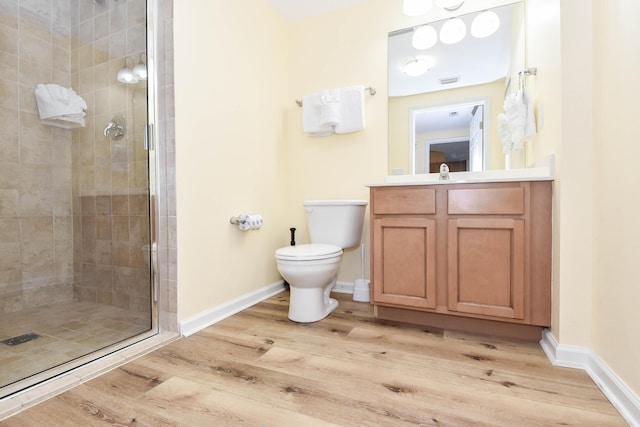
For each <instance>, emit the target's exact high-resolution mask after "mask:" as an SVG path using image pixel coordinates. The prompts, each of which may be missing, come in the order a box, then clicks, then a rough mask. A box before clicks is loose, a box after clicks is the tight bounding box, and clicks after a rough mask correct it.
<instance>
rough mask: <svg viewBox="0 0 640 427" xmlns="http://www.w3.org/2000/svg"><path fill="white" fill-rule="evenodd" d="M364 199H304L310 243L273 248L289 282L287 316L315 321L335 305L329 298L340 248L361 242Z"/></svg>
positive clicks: (339, 257)
mask: <svg viewBox="0 0 640 427" xmlns="http://www.w3.org/2000/svg"><path fill="white" fill-rule="evenodd" d="M366 207H367V201H366V200H309V201H306V202H304V209H305V211H306V214H307V226H308V229H309V237H310V240H311V243H309V244H303V245H296V246H287V247H284V248H280V249H278V250H277V251H276V254H275V256H276V260H277V263H278V271H279V272H280V274H281V275H282V277H283V278H284V279H285V280H286V281H287V282H288V283H289V287H290V299H289V319H291V320H293V321H294V322H300V323H309V322H317V321H318V320H322V319H324V318H325V317H327V316H328V315H329V314H330V313H331V312H332V311H333V310H335V309H336V308H337V307H338V301H336V300H335V299H333V298H331V297H330V294H331V290H332V289H333V288H334V287H335V286H336V280H337V275H338V267H339V266H340V260H341V258H342V252H343V249H350V248H355V247H357V246H359V245H360V239H361V238H362V224H363V222H364V212H365V209H366Z"/></svg>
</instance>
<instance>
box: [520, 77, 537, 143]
mask: <svg viewBox="0 0 640 427" xmlns="http://www.w3.org/2000/svg"><path fill="white" fill-rule="evenodd" d="M522 102H523V103H524V104H525V105H526V106H527V118H526V122H525V126H524V140H525V141H531V138H533V137H534V136H535V135H536V133H537V127H536V118H535V115H534V114H533V98H532V96H531V93H530V92H529V89H527V88H526V87H525V88H524V89H523V90H522Z"/></svg>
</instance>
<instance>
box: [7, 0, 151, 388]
mask: <svg viewBox="0 0 640 427" xmlns="http://www.w3.org/2000/svg"><path fill="white" fill-rule="evenodd" d="M0 34H2V37H0V59H1V61H0V62H1V63H2V66H1V67H0V128H1V129H3V132H2V135H0V397H1V396H4V395H7V394H10V393H13V392H15V391H17V390H20V389H21V388H24V387H26V386H28V385H31V384H34V383H36V382H38V381H42V380H43V379H46V376H47V375H53V374H58V373H61V372H64V371H65V370H68V369H70V368H72V367H74V366H75V365H77V364H80V363H83V362H85V361H87V360H88V359H87V356H88V355H91V357H98V356H100V355H101V354H102V353H106V352H107V351H111V350H112V348H113V346H114V344H117V343H125V342H129V341H131V339H132V337H139V336H140V335H141V334H145V333H148V332H149V331H153V328H154V320H153V312H154V307H153V300H152V286H151V255H152V252H153V251H152V250H151V248H152V246H151V243H150V242H151V240H152V238H153V236H152V233H151V227H150V218H151V214H152V213H153V212H152V209H151V208H150V207H151V206H152V203H150V200H151V197H150V191H149V188H150V180H149V151H147V150H146V149H145V132H146V129H147V123H148V117H149V113H148V111H149V108H148V101H147V100H148V90H147V80H146V74H145V73H146V65H147V62H148V61H147V60H148V58H147V54H148V52H147V7H146V1H144V0H44V1H38V2H34V1H30V0H2V2H0ZM107 349H109V350H107Z"/></svg>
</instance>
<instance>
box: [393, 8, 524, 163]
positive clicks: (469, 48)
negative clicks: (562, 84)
mask: <svg viewBox="0 0 640 427" xmlns="http://www.w3.org/2000/svg"><path fill="white" fill-rule="evenodd" d="M487 11H489V12H491V13H492V14H491V16H490V18H491V19H493V20H494V21H495V20H497V21H498V22H499V26H498V28H497V30H495V32H493V33H492V34H491V35H488V36H482V34H478V32H477V27H476V26H475V25H476V24H475V22H476V21H477V19H479V18H478V17H479V15H480V14H482V13H483V12H487ZM454 18H455V19H454ZM454 21H455V22H454ZM460 22H462V23H463V24H464V28H465V30H464V31H462V30H460V29H458V30H457V32H456V31H454V32H453V34H454V35H456V36H457V37H456V38H460V40H459V41H455V42H452V41H453V40H451V39H447V37H451V36H448V35H447V34H443V28H445V27H451V26H453V25H454V24H458V25H459V24H460ZM472 33H473V34H472ZM478 35H480V36H478ZM460 36H462V37H460ZM388 40H389V42H388V48H389V51H388V55H389V57H388V76H389V81H388V84H389V88H388V89H389V92H388V93H389V144H388V146H389V165H388V167H389V171H388V173H389V174H390V175H402V174H413V173H429V172H435V171H437V169H438V168H439V165H440V163H442V162H446V163H448V164H449V166H450V169H451V170H452V171H462V170H488V169H504V155H503V154H502V147H501V144H500V141H499V139H498V133H497V125H496V117H497V115H498V114H499V113H500V112H502V106H503V102H504V97H505V95H506V94H508V93H510V92H512V91H515V90H517V89H518V85H519V84H520V82H519V78H518V72H519V71H521V70H523V69H524V67H525V16H524V4H523V2H522V1H518V2H514V3H511V4H506V5H502V6H497V7H493V8H490V9H485V10H481V11H477V12H472V13H467V14H463V15H456V14H455V12H453V13H452V16H451V17H450V18H447V19H443V20H439V21H434V22H428V20H426V21H425V23H424V24H421V25H417V26H413V27H410V28H405V29H402V30H398V31H393V32H391V33H389V38H388ZM443 40H444V41H443ZM425 47H426V48H425Z"/></svg>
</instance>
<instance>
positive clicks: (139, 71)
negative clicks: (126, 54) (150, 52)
mask: <svg viewBox="0 0 640 427" xmlns="http://www.w3.org/2000/svg"><path fill="white" fill-rule="evenodd" d="M143 55H144V56H145V59H146V56H147V55H146V54H145V53H144V52H142V53H141V54H140V62H138V65H136V66H135V67H133V75H134V76H135V77H136V78H138V79H139V80H147V65H146V64H145V63H144V62H142V56H143Z"/></svg>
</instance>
